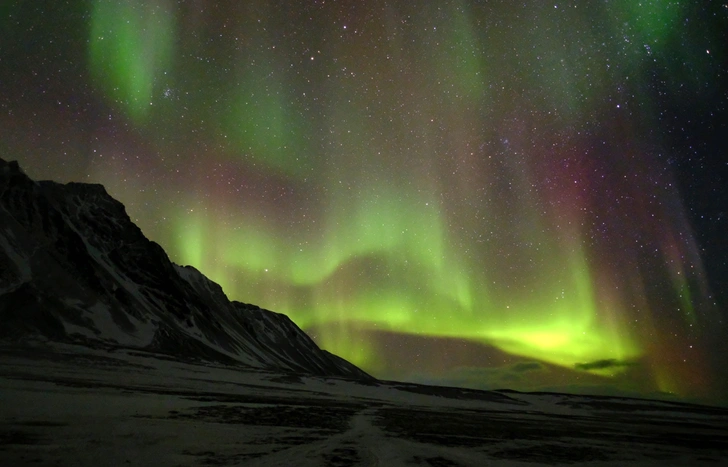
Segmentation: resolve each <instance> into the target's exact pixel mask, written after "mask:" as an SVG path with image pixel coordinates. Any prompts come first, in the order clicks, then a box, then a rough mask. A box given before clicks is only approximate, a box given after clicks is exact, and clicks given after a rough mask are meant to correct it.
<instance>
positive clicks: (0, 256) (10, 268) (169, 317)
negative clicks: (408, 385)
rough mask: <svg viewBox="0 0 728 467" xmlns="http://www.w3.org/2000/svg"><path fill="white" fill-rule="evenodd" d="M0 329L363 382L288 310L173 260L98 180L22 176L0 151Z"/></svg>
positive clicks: (3, 332)
mask: <svg viewBox="0 0 728 467" xmlns="http://www.w3.org/2000/svg"><path fill="white" fill-rule="evenodd" d="M0 225H1V226H2V230H0V320H1V321H2V322H3V323H4V325H3V326H2V328H0V337H5V338H21V339H22V338H25V337H26V336H28V335H33V334H36V335H41V336H43V337H44V338H48V339H51V340H71V341H86V342H97V343H106V344H111V345H119V346H128V347H133V348H139V349H146V350H150V351H155V352H161V353H169V354H172V355H175V356H179V357H185V358H193V359H197V358H202V359H206V360H212V361H221V362H224V363H235V364H238V365H245V366H248V367H253V368H265V369H275V370H281V371H286V372H299V373H309V374H316V375H325V376H335V377H344V378H353V379H366V380H373V378H372V377H371V376H370V375H368V374H366V373H365V372H364V371H362V370H361V369H359V368H357V367H356V366H354V365H353V364H351V363H349V362H347V361H345V360H344V359H341V358H340V357H338V356H335V355H333V354H331V353H329V352H327V351H325V350H322V349H319V348H318V346H317V345H316V344H315V343H314V342H313V340H312V339H311V338H310V337H309V336H308V335H307V334H305V333H304V332H303V331H302V330H301V329H300V328H298V326H296V325H295V323H293V321H291V320H290V318H288V316H286V315H283V314H280V313H276V312H272V311H269V310H264V309H262V308H260V307H258V306H255V305H250V304H245V303H241V302H237V301H231V300H229V299H228V297H227V295H225V293H224V291H223V290H222V287H220V285H219V284H216V283H215V282H213V281H211V280H210V279H209V278H207V277H206V276H205V275H204V274H202V273H201V272H200V271H198V270H197V269H196V268H194V267H192V266H180V265H177V264H175V263H173V262H172V261H171V260H170V259H169V257H168V256H167V254H166V252H165V251H164V249H163V248H162V247H161V246H160V245H159V244H158V243H156V242H154V241H151V240H149V239H147V238H146V237H145V236H144V234H143V232H142V231H141V229H139V227H138V226H136V225H135V224H134V223H133V222H132V221H131V219H130V218H129V216H128V214H127V213H126V209H125V207H124V205H123V204H122V203H121V202H120V201H118V200H116V199H114V198H113V197H111V196H110V195H109V194H108V192H107V191H106V189H105V188H104V186H103V185H99V184H85V183H78V182H70V183H66V184H61V183H57V182H53V181H34V180H32V179H30V178H29V177H28V176H27V175H26V174H25V173H24V172H23V171H22V169H21V168H20V166H19V164H18V163H17V162H15V161H10V162H7V161H5V160H3V159H1V158H0Z"/></svg>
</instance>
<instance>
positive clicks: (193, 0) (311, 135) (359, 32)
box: [0, 0, 728, 403]
mask: <svg viewBox="0 0 728 467" xmlns="http://www.w3.org/2000/svg"><path fill="white" fill-rule="evenodd" d="M726 31H728V4H723V3H721V2H708V1H705V2H702V1H701V2H694V1H682V2H677V1H664V0H645V1H642V2H637V1H636V0H610V1H596V0H589V1H578V2H560V1H553V2H544V1H531V2H529V1H527V2H512V1H466V0H452V1H422V2H417V1H406V0H398V1H394V0H392V1H376V0H374V1H366V2H364V1H332V0H327V1H325V2H324V1H300V2H299V1H296V2H293V1H291V2H273V1H232V0H231V1H216V2H213V1H203V0H188V1H172V0H147V1H142V0H127V1H118V0H97V1H92V0H88V1H53V2H51V1H42V2H41V1H35V0H29V1H20V0H16V1H12V0H11V1H4V2H2V4H0V157H3V158H4V159H6V160H18V161H19V162H20V164H21V167H23V168H24V170H25V171H26V173H28V175H30V176H31V177H33V178H37V179H54V180H57V181H62V182H66V181H71V180H74V181H86V182H93V183H102V184H104V185H105V186H106V187H107V190H108V191H109V193H110V194H111V195H113V196H114V197H116V198H117V199H119V200H120V201H121V202H123V203H124V204H125V205H126V208H127V212H128V213H129V215H130V217H131V218H132V220H134V221H135V222H136V223H137V224H138V225H139V227H141V229H142V230H143V231H144V233H145V234H146V235H147V237H149V238H150V239H152V240H154V241H156V242H158V243H160V244H161V245H162V246H163V247H164V248H165V250H166V251H167V252H168V254H169V256H170V258H171V259H172V260H173V261H175V262H178V263H181V264H191V265H194V266H195V267H197V268H198V269H200V270H201V271H202V272H203V273H205V274H206V275H208V276H209V277H210V278H211V279H213V280H214V281H216V282H218V283H220V284H221V285H222V287H223V289H224V290H225V292H226V293H227V294H228V296H229V297H230V298H231V299H236V300H240V301H243V302H247V303H254V304H257V305H260V306H262V307H264V308H268V309H271V310H274V311H278V312H283V313H286V314H288V315H289V316H290V317H291V318H292V319H293V320H294V321H295V322H296V323H297V324H298V325H299V326H300V327H301V328H303V329H304V330H305V331H306V332H308V333H309V334H310V335H311V336H312V337H313V338H314V339H315V340H316V342H317V343H318V344H319V345H320V346H321V347H323V348H325V349H327V350H330V351H332V352H334V353H336V354H338V355H340V356H342V357H344V358H346V359H348V360H350V361H351V362H353V363H355V364H357V365H359V366H360V367H362V368H363V369H364V370H366V371H368V372H370V373H371V374H373V375H374V376H376V377H379V378H384V379H399V380H409V381H416V382H426V383H438V384H448V385H461V386H469V387H476V388H513V389H517V390H559V391H571V392H586V393H601V394H616V393H622V394H639V395H644V396H655V395H659V393H663V395H669V394H673V395H676V396H678V397H683V398H687V399H697V400H704V401H709V402H723V403H725V402H726V401H728V361H727V359H726V355H727V354H728V353H727V352H728V345H726V343H725V342H724V341H725V340H726V338H725V336H726V335H727V333H726V331H728V323H727V322H726V320H727V318H728V316H726V314H727V305H728V291H727V290H726V289H728V246H727V243H728V240H727V239H728V195H727V194H726V193H727V190H726V188H727V187H728V144H726V140H727V139H728V128H727V125H726V121H727V120H728V111H727V108H728V96H727V94H726V89H728V86H727V85H726V84H727V83H726V77H727V75H728V66H727V64H726V63H727V60H726V44H727V43H728V41H727V40H726Z"/></svg>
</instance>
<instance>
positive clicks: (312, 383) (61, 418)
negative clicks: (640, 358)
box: [0, 344, 728, 467]
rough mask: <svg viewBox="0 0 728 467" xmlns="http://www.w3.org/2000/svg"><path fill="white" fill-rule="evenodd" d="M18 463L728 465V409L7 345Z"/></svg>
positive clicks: (3, 394)
mask: <svg viewBox="0 0 728 467" xmlns="http://www.w3.org/2000/svg"><path fill="white" fill-rule="evenodd" d="M0 404H1V405H0V458H1V459H3V464H4V465H18V466H22V465H67V466H97V465H110V466H113V465H149V466H155V467H162V466H177V465H246V466H247V465H263V466H268V465H270V466H278V465H307V466H349V465H381V466H397V465H422V466H460V465H463V466H469V465H472V466H482V465H504V466H534V465H568V464H574V465H593V466H599V465H615V466H616V465H639V466H643V465H654V466H658V465H660V466H662V465H686V466H695V465H725V463H726V462H728V430H727V429H728V410H726V409H720V408H712V407H704V406H697V405H688V404H677V403H669V402H657V401H644V400H637V399H620V398H605V397H585V396H567V395H558V394H520V393H510V392H483V391H470V390H460V389H452V388H435V387H428V386H417V385H410V384H402V383H381V384H379V383H367V384H362V383H355V382H351V381H344V380H337V379H325V378H316V377H302V376H298V375H286V374H279V373H267V372H261V371H259V370H245V369H240V368H233V367H225V366H220V365H211V364H203V363H193V362H182V361H177V360H174V359H170V358H169V357H167V356H163V355H153V354H146V353H140V352H137V351H133V350H122V349H116V350H112V349H89V348H85V347H79V346H61V345H58V344H54V345H53V347H48V346H45V345H43V346H35V347H26V348H19V347H17V346H11V345H6V346H3V347H2V348H1V349H0Z"/></svg>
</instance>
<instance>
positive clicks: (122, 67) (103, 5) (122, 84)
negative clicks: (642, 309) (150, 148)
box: [88, 0, 175, 122]
mask: <svg viewBox="0 0 728 467" xmlns="http://www.w3.org/2000/svg"><path fill="white" fill-rule="evenodd" d="M174 19H175V11H174V9H173V8H172V3H171V2H170V1H169V0H154V1H142V0H121V1H119V2H110V1H105V0H97V1H95V2H94V3H93V9H92V12H91V25H90V32H89V50H88V56H89V65H90V71H91V73H92V75H93V78H94V83H95V84H96V86H98V87H99V88H100V89H101V90H102V91H103V92H104V93H105V94H106V97H107V98H108V99H109V100H110V101H111V102H112V103H113V104H114V105H116V106H117V107H119V108H121V109H122V110H123V111H124V112H126V114H127V115H128V116H129V117H130V118H131V119H133V120H135V121H138V122H141V121H144V120H146V119H147V117H148V116H149V114H150V113H151V111H152V106H153V105H154V102H153V101H154V94H155V92H159V93H162V92H163V89H161V83H160V82H161V81H162V79H163V76H164V74H165V73H166V69H167V67H169V66H170V64H171V56H172V51H173V45H174V32H175V24H174Z"/></svg>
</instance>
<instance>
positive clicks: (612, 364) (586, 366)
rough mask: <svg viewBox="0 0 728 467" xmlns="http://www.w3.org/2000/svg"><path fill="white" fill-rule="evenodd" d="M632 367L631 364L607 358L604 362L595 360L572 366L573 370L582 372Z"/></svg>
mask: <svg viewBox="0 0 728 467" xmlns="http://www.w3.org/2000/svg"><path fill="white" fill-rule="evenodd" d="M632 365H634V363H633V362H628V361H624V360H617V359H616V358H607V359H604V360H595V361H593V362H585V363H577V364H575V365H574V369H575V370H582V371H591V370H609V369H611V368H622V367H625V366H632Z"/></svg>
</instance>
